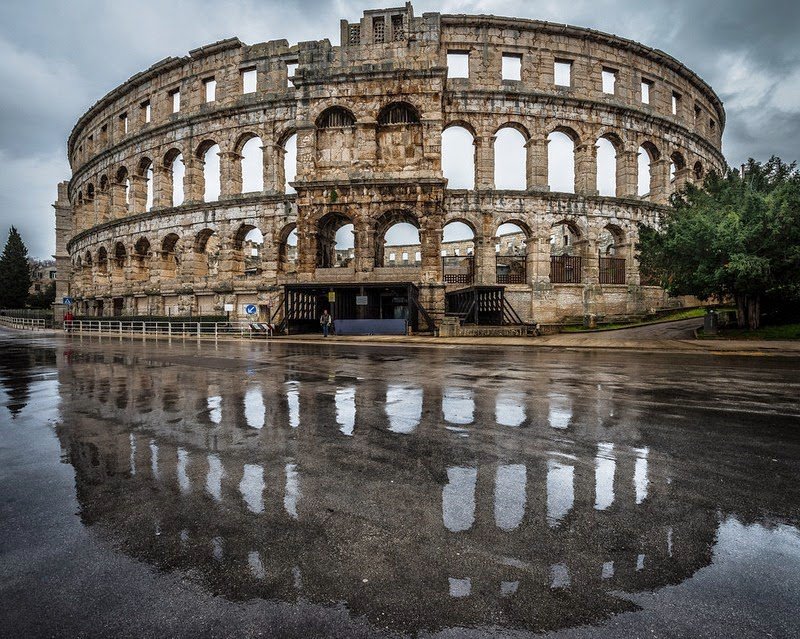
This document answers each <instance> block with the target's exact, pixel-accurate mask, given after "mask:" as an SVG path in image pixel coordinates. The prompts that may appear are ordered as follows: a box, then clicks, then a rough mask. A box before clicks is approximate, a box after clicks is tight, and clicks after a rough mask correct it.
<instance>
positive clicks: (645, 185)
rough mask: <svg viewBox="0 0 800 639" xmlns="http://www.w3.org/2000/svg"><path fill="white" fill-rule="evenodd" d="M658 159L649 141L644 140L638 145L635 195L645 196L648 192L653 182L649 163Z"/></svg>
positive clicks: (653, 146)
mask: <svg viewBox="0 0 800 639" xmlns="http://www.w3.org/2000/svg"><path fill="white" fill-rule="evenodd" d="M656 160H658V150H657V149H656V147H655V145H653V144H652V143H651V142H645V143H644V144H642V146H640V147H639V151H638V158H637V161H638V162H637V168H638V173H637V176H638V177H637V189H636V192H637V195H639V197H643V196H646V195H648V194H649V193H650V190H651V189H652V184H653V171H652V169H651V164H652V163H653V162H655V161H656Z"/></svg>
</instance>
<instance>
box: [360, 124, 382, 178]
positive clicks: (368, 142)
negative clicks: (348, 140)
mask: <svg viewBox="0 0 800 639" xmlns="http://www.w3.org/2000/svg"><path fill="white" fill-rule="evenodd" d="M377 129H378V124H377V122H374V121H373V122H358V123H356V150H357V151H356V152H357V154H358V155H357V158H356V159H357V160H358V164H359V165H361V166H366V167H372V166H374V165H375V164H376V163H377V162H378V137H377V136H378V131H377Z"/></svg>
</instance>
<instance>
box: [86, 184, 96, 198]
mask: <svg viewBox="0 0 800 639" xmlns="http://www.w3.org/2000/svg"><path fill="white" fill-rule="evenodd" d="M94 195H95V193H94V184H92V183H91V182H89V184H88V185H87V186H86V200H87V201H88V202H91V201H92V200H94Z"/></svg>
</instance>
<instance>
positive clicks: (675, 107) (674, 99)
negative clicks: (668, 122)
mask: <svg viewBox="0 0 800 639" xmlns="http://www.w3.org/2000/svg"><path fill="white" fill-rule="evenodd" d="M680 103H681V96H680V93H675V91H673V92H672V115H678V106H679V105H680Z"/></svg>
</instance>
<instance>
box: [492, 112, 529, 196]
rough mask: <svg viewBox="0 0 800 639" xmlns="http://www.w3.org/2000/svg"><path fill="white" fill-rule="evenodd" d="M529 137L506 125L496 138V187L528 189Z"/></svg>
mask: <svg viewBox="0 0 800 639" xmlns="http://www.w3.org/2000/svg"><path fill="white" fill-rule="evenodd" d="M526 143H527V139H526V137H525V135H523V134H522V133H521V132H520V131H518V130H517V129H515V128H514V127H511V126H504V127H503V128H501V129H500V130H499V131H498V132H497V133H496V134H495V139H494V188H496V189H500V190H508V191H524V190H525V189H527V188H528V187H527V181H528V178H527V175H528V168H527V161H528V160H527V156H528V154H527V151H526V149H525V144H526Z"/></svg>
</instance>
